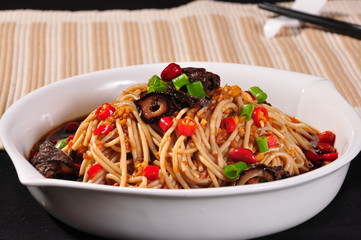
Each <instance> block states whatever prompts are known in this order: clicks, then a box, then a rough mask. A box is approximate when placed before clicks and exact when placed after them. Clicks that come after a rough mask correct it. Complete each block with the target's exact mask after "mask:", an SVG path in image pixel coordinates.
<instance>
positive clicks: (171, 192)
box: [0, 62, 361, 197]
mask: <svg viewBox="0 0 361 240" xmlns="http://www.w3.org/2000/svg"><path fill="white" fill-rule="evenodd" d="M177 63H178V64H180V65H185V64H189V65H190V64H193V65H199V66H204V65H207V66H208V65H228V66H234V67H236V66H237V67H240V66H241V67H245V68H253V69H254V70H262V71H272V72H274V73H279V74H282V73H283V74H284V73H288V74H290V73H291V74H298V75H301V76H302V75H303V76H305V78H311V79H313V80H321V81H327V82H329V83H330V86H332V88H334V91H335V92H336V93H337V94H338V96H337V97H338V98H340V100H342V101H344V105H345V107H346V110H347V111H348V114H350V116H351V118H352V119H350V121H352V124H353V126H355V125H356V126H361V118H360V117H359V115H358V114H357V113H356V111H355V110H354V109H353V108H352V107H351V106H350V105H349V103H347V102H346V100H345V99H344V98H343V97H342V96H341V94H340V93H339V92H338V91H337V89H336V88H335V86H334V85H333V83H332V82H331V81H330V80H327V79H324V78H320V77H316V76H313V75H309V74H304V73H297V72H292V71H287V70H282V69H276V68H269V67H262V66H254V65H247V64H238V63H221V62H177ZM165 64H169V63H154V64H141V65H133V66H126V67H119V68H112V69H106V70H101V71H96V72H90V73H85V74H80V75H77V76H73V77H70V78H66V79H63V80H61V81H57V82H55V83H51V84H48V85H45V86H42V87H40V88H38V89H36V90H34V91H32V92H30V93H28V94H26V95H25V96H24V97H22V98H21V99H19V100H17V101H16V102H15V103H14V104H13V105H12V106H10V107H9V108H8V109H7V111H6V112H5V113H4V114H3V116H2V117H1V119H0V138H1V139H2V142H3V144H4V147H5V149H6V151H7V153H8V154H9V156H10V158H11V160H12V162H13V164H14V165H15V169H16V172H17V174H18V178H19V180H20V182H21V183H22V184H23V185H25V186H27V187H62V188H77V189H84V190H93V191H103V192H114V193H127V194H137V195H138V194H144V195H153V196H166V197H171V196H173V197H175V196H177V197H191V196H221V195H233V194H250V193H255V192H265V191H274V190H278V189H284V188H288V187H292V186H295V185H299V184H303V183H305V182H309V181H312V180H315V179H318V178H321V177H324V176H325V175H328V174H330V173H332V172H334V171H337V170H338V169H340V168H342V167H343V166H345V165H348V164H349V163H350V161H351V160H352V159H353V158H354V157H355V156H356V155H357V154H358V153H359V152H360V150H361V128H358V129H355V131H354V136H353V137H354V138H353V142H352V146H350V150H349V151H347V152H345V153H344V154H343V155H342V156H340V157H339V159H338V161H335V162H332V163H331V164H328V165H326V166H323V167H321V168H318V169H316V170H313V171H310V172H308V173H305V174H301V175H298V176H293V177H291V178H287V179H282V180H279V181H274V182H268V183H263V184H254V185H244V186H228V187H220V188H202V189H145V188H128V187H124V188H122V187H113V186H106V185H99V184H89V183H83V182H76V181H70V180H61V179H46V178H45V177H43V176H42V175H41V174H40V173H39V172H37V171H36V169H35V168H34V171H36V173H37V177H35V178H31V179H29V178H27V177H26V176H23V175H21V174H19V168H21V166H20V163H19V162H20V161H24V160H26V158H25V157H24V156H22V155H21V154H20V153H19V152H18V151H17V150H16V149H15V147H14V146H13V145H12V144H11V143H10V142H8V141H7V139H6V134H5V129H6V122H7V118H8V116H9V115H11V113H12V112H13V111H15V109H16V107H17V106H18V105H20V104H21V103H23V102H26V100H27V99H28V98H31V97H32V96H33V95H35V94H38V93H39V92H42V91H46V90H47V89H49V88H54V87H57V86H59V85H62V84H67V83H68V82H69V81H74V80H76V79H77V78H78V79H82V78H83V77H87V76H92V75H97V74H100V75H102V74H104V73H108V72H111V71H118V70H119V69H122V70H125V71H126V70H135V69H137V68H142V67H144V66H148V67H157V66H166V65H165ZM205 68H206V67H205ZM19 158H20V159H19ZM21 158H22V159H21ZM26 161H27V160H26ZM29 165H30V166H31V164H30V163H29ZM31 167H32V166H31Z"/></svg>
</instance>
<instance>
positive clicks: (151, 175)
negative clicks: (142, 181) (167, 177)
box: [142, 165, 159, 181]
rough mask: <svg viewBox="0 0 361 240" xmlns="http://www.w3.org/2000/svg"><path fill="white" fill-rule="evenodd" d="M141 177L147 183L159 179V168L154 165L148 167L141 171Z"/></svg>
mask: <svg viewBox="0 0 361 240" xmlns="http://www.w3.org/2000/svg"><path fill="white" fill-rule="evenodd" d="M142 175H143V176H145V177H146V178H147V179H148V180H149V181H154V180H157V179H158V178H159V167H158V166H155V165H148V166H146V167H145V168H144V170H143V174H142Z"/></svg>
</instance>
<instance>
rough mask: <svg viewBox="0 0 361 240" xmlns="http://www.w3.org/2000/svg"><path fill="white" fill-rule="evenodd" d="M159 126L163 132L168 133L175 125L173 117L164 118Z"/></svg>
mask: <svg viewBox="0 0 361 240" xmlns="http://www.w3.org/2000/svg"><path fill="white" fill-rule="evenodd" d="M158 125H159V127H160V128H161V129H162V131H163V132H166V131H167V130H168V129H169V128H170V127H171V126H172V125H173V120H172V117H171V116H166V117H162V118H161V119H160V120H159V122H158Z"/></svg>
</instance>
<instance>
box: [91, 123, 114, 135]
mask: <svg viewBox="0 0 361 240" xmlns="http://www.w3.org/2000/svg"><path fill="white" fill-rule="evenodd" d="M113 129H114V125H107V124H101V125H99V126H97V127H96V128H95V129H94V134H108V133H109V132H110V131H112V130H113Z"/></svg>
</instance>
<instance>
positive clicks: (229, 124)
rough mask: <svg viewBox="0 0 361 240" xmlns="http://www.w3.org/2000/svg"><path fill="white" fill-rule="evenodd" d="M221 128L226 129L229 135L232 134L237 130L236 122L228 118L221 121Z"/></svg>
mask: <svg viewBox="0 0 361 240" xmlns="http://www.w3.org/2000/svg"><path fill="white" fill-rule="evenodd" d="M221 128H223V129H226V132H227V133H231V132H233V131H234V130H235V129H236V123H235V122H234V120H233V118H231V117H226V118H223V119H222V121H221Z"/></svg>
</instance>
